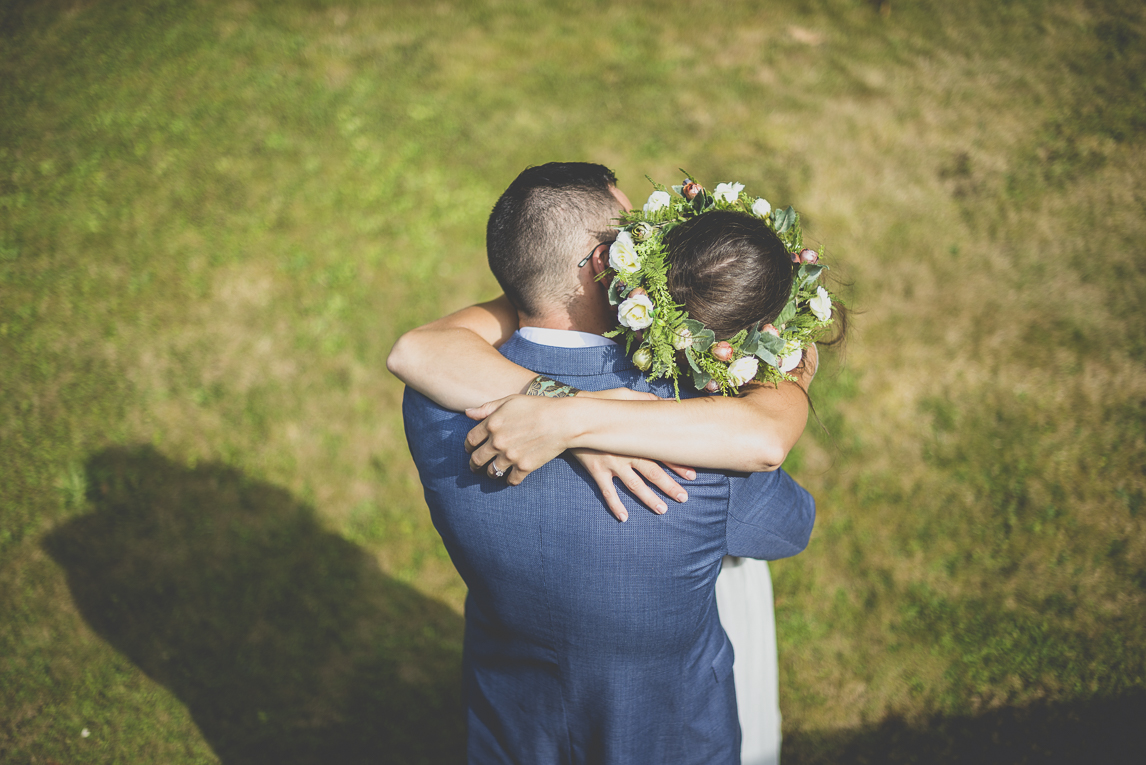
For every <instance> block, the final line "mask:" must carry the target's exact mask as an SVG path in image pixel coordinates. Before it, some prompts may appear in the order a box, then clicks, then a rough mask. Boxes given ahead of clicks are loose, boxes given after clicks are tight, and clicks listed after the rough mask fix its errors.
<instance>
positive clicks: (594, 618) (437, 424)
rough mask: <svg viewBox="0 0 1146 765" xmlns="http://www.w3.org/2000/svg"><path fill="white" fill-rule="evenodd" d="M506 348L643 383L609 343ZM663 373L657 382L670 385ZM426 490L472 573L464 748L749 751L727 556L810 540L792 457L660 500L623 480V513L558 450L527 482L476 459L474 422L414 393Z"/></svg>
mask: <svg viewBox="0 0 1146 765" xmlns="http://www.w3.org/2000/svg"><path fill="white" fill-rule="evenodd" d="M502 353H503V354H505V356H506V357H508V358H509V359H511V360H513V361H516V362H517V363H519V364H521V365H522V366H525V367H527V368H529V369H532V370H535V371H537V372H540V373H542V374H545V375H548V376H549V377H552V378H554V379H558V380H562V381H564V382H568V383H571V384H572V385H575V386H577V387H579V388H582V389H584V390H600V389H604V388H613V387H617V386H621V385H624V386H628V387H631V388H634V389H637V390H650V385H649V383H648V382H647V381H646V380H645V378H644V376H643V375H642V374H641V373H640V372H639V371H638V370H636V369H635V368H634V367H633V365H632V362H631V361H630V360H629V359H628V358H627V357H626V356H625V355H624V353H623V352H622V351H621V350H620V349H619V348H618V347H616V346H607V347H601V348H578V349H567V348H552V347H549V346H542V345H537V344H535V343H531V342H529V341H527V340H524V339H523V338H521V337H520V336H519V335H515V336H514V337H513V338H512V339H510V340H509V341H508V342H507V343H506V344H505V345H504V346H503V347H502ZM658 383H662V384H660V385H654V386H653V388H652V390H653V391H654V392H656V393H658V394H660V395H666V394H667V395H671V386H665V385H663V381H658ZM403 414H404V416H405V423H406V438H407V440H408V442H409V444H410V452H411V454H412V455H413V457H414V462H415V463H416V465H417V466H418V471H419V473H420V475H421V479H422V484H423V486H424V488H425V493H426V503H427V504H428V505H429V508H430V513H431V515H432V516H433V520H434V525H435V526H436V527H437V529H438V531H439V533H440V534H441V535H442V540H443V541H444V542H445V546H446V549H447V550H448V551H449V554H450V557H451V558H452V559H453V562H454V564H455V565H456V566H457V568H458V571H459V573H460V574H461V576H462V578H463V579H464V580H465V582H466V584H467V585H468V587H469V595H468V596H467V598H466V635H465V649H464V659H463V661H464V668H463V671H464V675H465V679H464V682H465V696H466V704H467V714H468V734H467V735H468V738H467V747H468V753H469V761H470V762H472V763H483V764H484V763H520V764H521V765H539V764H542V763H545V764H548V763H563V764H565V763H568V764H569V765H572V764H573V763H617V765H622V764H623V765H636V764H639V763H657V764H658V765H661V764H663V763H681V764H684V763H697V764H698V765H700V764H703V765H714V764H715V763H729V764H733V763H739V761H740V727H739V724H738V722H737V716H736V696H735V692H734V688H733V683H732V676H731V671H732V660H733V655H732V646H731V644H730V643H729V642H728V639H727V638H726V637H725V635H724V630H723V629H722V628H721V626H720V621H719V618H718V616H717V611H716V599H715V595H714V589H713V588H714V583H715V581H716V576H717V574H718V573H719V571H720V561H721V558H722V557H723V556H724V555H725V554H731V555H741V556H747V557H753V558H764V559H768V560H773V559H776V558H783V557H786V556H789V555H794V554H796V553H798V552H799V551H800V550H802V549H803V548H804V547H805V546H806V545H807V542H808V537H809V535H810V534H811V529H812V522H813V520H814V517H815V506H814V503H813V501H812V497H811V495H809V494H808V493H807V492H806V491H804V490H803V489H802V488H800V486H798V485H797V484H796V483H795V481H793V480H792V479H791V478H790V477H789V476H788V475H787V474H786V473H784V472H783V471H782V470H777V471H775V472H773V473H754V474H724V473H717V472H702V473H700V474H699V475H698V476H697V479H696V480H695V481H692V482H690V483H689V484H688V485H687V486H688V492H689V499H688V502H686V503H685V504H683V505H676V504H674V503H669V504H670V505H671V507H670V509H669V511H668V513H666V514H665V515H660V516H658V515H654V514H653V513H651V512H648V511H646V510H644V509H643V506H641V505H640V504H639V503H638V502H636V500H635V499H633V498H632V497H631V496H629V495H628V494H627V493H626V492H625V490H624V488H623V487H619V491H620V493H621V496H622V498H623V499H624V501H625V504H626V505H627V506H628V508H629V513H630V514H629V520H628V522H627V523H618V522H617V521H616V520H615V519H614V518H613V517H612V516H611V515H610V514H609V513H608V511H607V510H606V509H605V505H604V503H603V502H602V500H601V498H600V496H599V495H598V492H597V488H596V486H595V484H593V482H592V480H591V479H590V478H589V477H588V475H587V474H586V473H585V472H584V471H583V470H582V468H581V466H580V465H579V464H578V463H577V462H576V461H575V460H572V459H569V458H565V457H562V458H559V459H556V460H553V461H552V462H550V463H549V464H547V465H545V466H544V467H542V468H541V469H539V470H537V471H535V472H534V473H532V474H531V475H530V476H529V477H528V478H527V479H526V480H525V481H524V482H523V483H522V484H521V485H520V486H516V487H510V486H507V485H506V484H505V483H504V482H503V481H497V480H493V479H491V478H489V477H487V476H485V475H475V474H474V473H471V472H470V470H469V468H468V458H469V457H468V455H467V454H466V452H465V450H464V449H463V447H462V442H463V440H464V438H465V435H466V433H467V432H468V431H469V430H470V428H471V427H473V425H474V423H473V422H472V421H471V420H469V419H467V418H466V417H465V416H464V415H462V414H458V413H456V412H451V411H447V410H445V409H442V408H441V407H439V406H437V405H436V404H434V403H433V402H431V401H430V400H429V399H427V398H425V397H424V396H422V395H420V394H418V393H416V392H414V391H412V390H407V391H406V397H405V402H404V405H403Z"/></svg>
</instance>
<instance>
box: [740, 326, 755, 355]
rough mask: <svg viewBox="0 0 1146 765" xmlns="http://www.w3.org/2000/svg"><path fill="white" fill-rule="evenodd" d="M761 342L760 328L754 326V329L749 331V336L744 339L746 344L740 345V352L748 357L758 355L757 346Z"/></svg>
mask: <svg viewBox="0 0 1146 765" xmlns="http://www.w3.org/2000/svg"><path fill="white" fill-rule="evenodd" d="M759 342H760V327H758V326H755V325H753V327H752V329H750V330H748V335H747V336H746V337H745V338H744V342H742V343H741V344H740V350H742V351H743V352H744V353H746V354H748V355H752V354H754V353H756V346H757V344H758V343H759Z"/></svg>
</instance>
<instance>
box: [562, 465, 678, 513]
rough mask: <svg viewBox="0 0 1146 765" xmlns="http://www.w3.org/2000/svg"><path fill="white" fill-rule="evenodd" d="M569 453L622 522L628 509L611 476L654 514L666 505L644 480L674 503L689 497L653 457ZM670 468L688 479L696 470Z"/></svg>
mask: <svg viewBox="0 0 1146 765" xmlns="http://www.w3.org/2000/svg"><path fill="white" fill-rule="evenodd" d="M569 453H570V454H572V455H573V456H574V457H576V458H577V461H578V462H580V463H581V465H582V466H583V467H584V468H585V470H587V471H588V473H589V475H591V476H592V477H593V481H595V482H596V484H597V488H598V489H600V490H601V497H602V499H604V500H605V505H606V507H608V508H609V512H610V513H612V514H613V516H614V517H615V518H616V519H617V520H618V521H621V522H622V523H624V522H625V521H627V520H628V519H629V511H628V510H626V509H625V506H624V505H623V504H622V503H621V498H620V497H618V496H617V490H616V487H615V486H614V485H613V479H614V478H620V479H621V483H622V484H624V485H625V488H627V489H628V490H629V491H630V492H632V494H633V496H635V497H636V498H637V499H638V500H640V501H641V503H642V504H644V505H645V506H646V507H647V508H649V509H650V510H652V511H653V512H654V513H657V514H663V513H665V512H667V511H668V506H667V505H666V504H665V503H664V500H662V499H661V498H660V497H658V496H657V495H656V494H655V493H654V492H653V490H652V489H650V488H649V486H648V484H646V483H645V481H648V483H651V484H652V485H653V486H656V487H657V488H658V489H660V490H661V491H662V492H663V493H665V494H667V495H668V496H670V497H672V498H673V499H675V500H676V501H677V502H684V501H685V500H687V499H688V493H687V492H686V491H685V490H684V489H682V488H681V487H680V484H678V483H677V482H676V481H674V480H673V479H672V476H670V475H669V474H668V473H666V472H665V471H664V468H662V467H661V466H660V465H659V464H658V463H656V462H653V461H652V460H646V459H642V458H640V457H624V456H621V455H618V454H608V453H606V452H599V451H597V450H596V449H570V450H569ZM669 467H670V468H672V470H673V472H675V473H677V475H679V476H680V477H681V478H685V479H687V480H692V479H694V478H696V471H695V470H693V469H692V468H687V467H683V466H681V465H669ZM638 473H639V474H640V475H638ZM642 476H643V479H642Z"/></svg>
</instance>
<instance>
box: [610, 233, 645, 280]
mask: <svg viewBox="0 0 1146 765" xmlns="http://www.w3.org/2000/svg"><path fill="white" fill-rule="evenodd" d="M609 266H610V267H611V268H612V269H613V270H614V271H616V272H617V273H631V272H633V271H636V270H637V269H638V268H640V267H641V259H640V257H639V256H638V255H637V246H636V245H635V244H634V243H633V236H632V234H630V233H629V232H628V231H622V232H621V233H619V234H617V241H615V242H613V245H612V246H611V247H610V248H609Z"/></svg>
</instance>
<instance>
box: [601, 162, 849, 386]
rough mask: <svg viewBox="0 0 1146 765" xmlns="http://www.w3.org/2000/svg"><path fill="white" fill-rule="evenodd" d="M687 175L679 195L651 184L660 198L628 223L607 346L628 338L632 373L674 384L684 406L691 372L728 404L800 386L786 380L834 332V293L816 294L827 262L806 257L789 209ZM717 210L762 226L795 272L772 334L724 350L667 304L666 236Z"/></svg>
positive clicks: (748, 335) (769, 328)
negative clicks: (782, 385) (684, 382)
mask: <svg viewBox="0 0 1146 765" xmlns="http://www.w3.org/2000/svg"><path fill="white" fill-rule="evenodd" d="M681 172H684V171H683V170H682V171H681ZM685 175H686V178H685V181H684V183H683V184H681V185H680V186H673V187H672V191H673V192H674V193H671V194H670V193H669V190H668V189H667V188H665V187H664V186H662V185H660V184H658V183H656V182H654V181H653V180H652V179H651V178H650V179H649V182H650V183H652V184H653V186H654V187H655V188H656V191H654V192H653V193H652V194H651V195H649V200H648V202H646V203H645V206H644V208H643V209H642V210H633V211H630V212H626V213H623V214H622V215H621V219H620V220H621V224H622V225H621V229H620V232H619V233H618V234H617V240H616V241H615V242H613V244H612V246H611V247H610V248H609V270H608V271H606V272H605V273H606V274H612V275H613V277H614V278H613V281H612V282H611V284H610V285H609V302H610V303H612V304H613V305H615V306H617V319H618V320H619V322H620V326H619V327H617V328H616V329H614V330H612V331H611V332H606V333H605V336H606V337H618V336H623V337H624V338H625V351H626V353H631V354H632V358H633V363H634V364H636V365H637V367H639V368H640V369H641V370H643V371H646V372H649V377H650V378H651V379H654V380H655V379H657V378H661V377H671V378H672V381H673V387H674V389H675V390H676V393H677V396H678V397H679V396H680V384H679V379H678V378H679V377H680V374H681V372H682V371H688V372H691V374H692V382H693V384H694V385H695V386H696V389H697V390H708V391H711V392H716V391H720V392H721V393H722V394H724V395H729V394H732V393H735V392H736V390H737V389H738V388H739V387H740V386H742V385H744V384H746V383H748V382H750V381H752V380H760V381H762V382H772V383H779V382H780V381H781V380H794V379H795V378H794V377H792V375H790V374H788V373H789V372H790V371H791V370H793V369H795V368H796V366H797V365H798V364H799V363H800V359H801V358H802V357H803V352H804V349H805V348H807V347H808V346H809V345H811V344H812V343H813V342H815V340H816V339H817V338H818V337H820V335H822V334H823V333H824V331H825V330H826V329H827V328H828V327H829V326H830V325H831V323H832V296H831V293H829V292H828V291H827V290H826V289H825V288H824V287H823V286H822V285H818V284H816V281H817V278H818V277H819V275H820V272H821V271H825V270H827V266H825V265H824V264H822V263H820V262H819V261H820V256H821V255H822V254H823V248H821V249H820V251H819V252H817V251H816V250H811V249H805V248H804V245H803V239H802V236H801V232H800V215H799V213H797V212H796V211H795V210H793V209H792V208H791V207H790V206H789V207H787V208H785V209H783V210H773V209H772V205H770V204H769V203H768V201H767V200H766V199H764V198H763V197H755V198H753V197H751V196H749V195H747V194H744V193H743V191H744V184H742V183H720V184H717V186H716V188H715V189H714V190H713V191H712V192H709V191H708V190H706V189H705V188H704V187H703V186H701V185H700V184H698V183H696V182H695V181H693V180H692V179H691V177H689V176H688V174H687V173H685ZM713 210H733V211H738V212H744V213H748V214H750V215H753V216H755V217H757V218H760V219H761V220H763V221H764V222H765V223H766V224H767V226H768V227H769V228H770V229H772V230H773V231H774V232H776V235H777V236H778V237H779V238H780V241H781V242H783V243H784V247H785V248H786V249H787V250H788V253H789V254H790V255H791V258H792V264H793V265H792V268H793V270H794V272H795V273H794V274H793V280H792V291H791V293H790V295H789V297H788V302H787V304H785V306H784V308H783V310H781V311H780V314H779V315H778V316H777V317H776V318H775V319H774V320H773V322H772V323H771V324H767V325H765V326H763V327H760V326H755V327H752V328H750V329H747V330H741V331H740V332H739V333H737V334H736V335H735V336H734V337H730V338H729V339H728V340H722V341H719V342H718V341H717V340H716V334H715V333H714V332H713V331H712V330H710V329H707V328H705V326H704V325H703V324H702V323H700V322H699V321H696V320H695V319H690V318H689V316H688V313H687V312H686V311H685V310H684V309H683V307H682V306H680V305H678V304H677V303H676V302H675V301H674V300H673V299H672V296H671V295H670V294H669V292H668V270H669V264H668V263H667V262H666V260H665V256H666V254H667V251H666V249H665V245H664V237H665V234H667V233H668V232H669V231H671V230H672V229H673V228H674V227H676V226H677V225H679V224H681V223H683V222H684V221H686V220H689V219H691V218H695V217H696V216H698V215H704V214H705V213H707V212H712V211H713ZM634 345H636V346H637V348H636V350H635V351H633V346H634ZM681 356H683V359H680V357H681Z"/></svg>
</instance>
